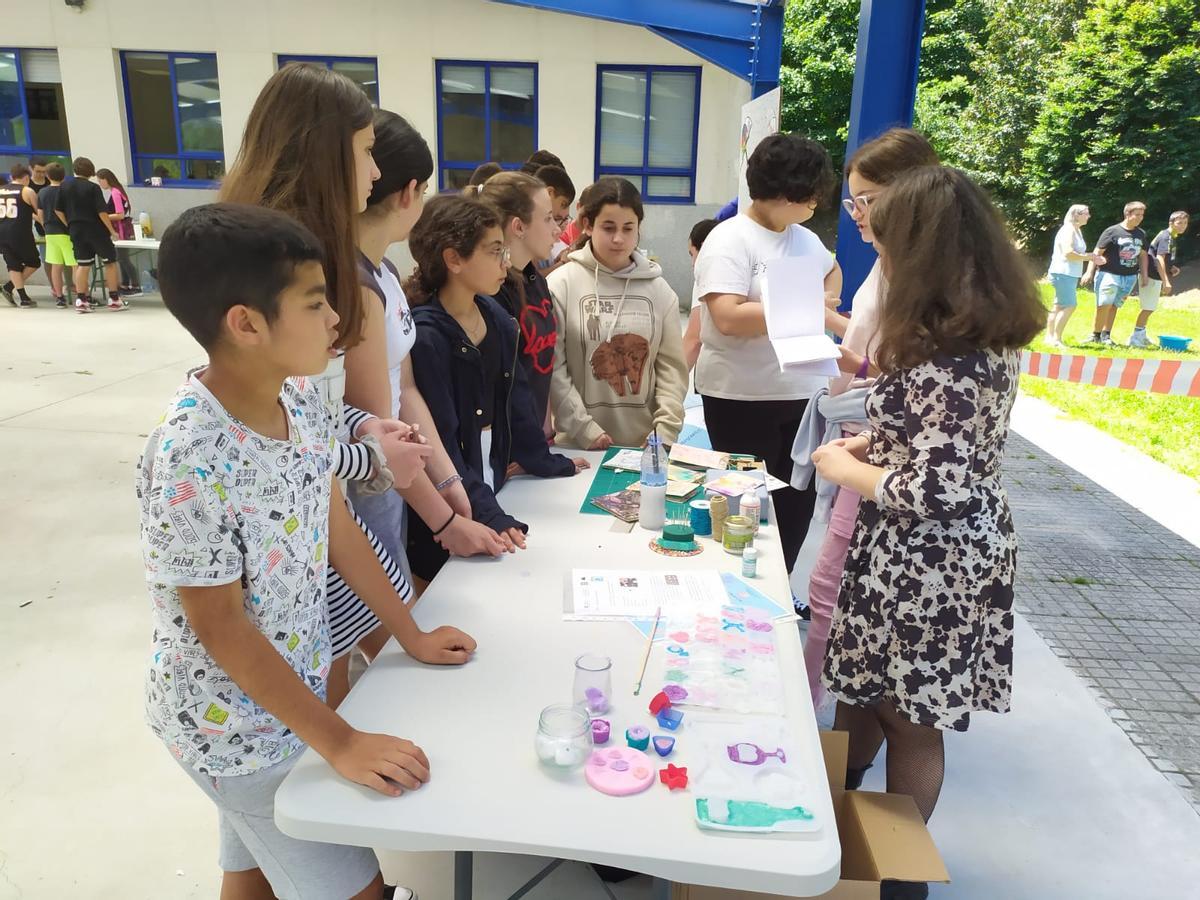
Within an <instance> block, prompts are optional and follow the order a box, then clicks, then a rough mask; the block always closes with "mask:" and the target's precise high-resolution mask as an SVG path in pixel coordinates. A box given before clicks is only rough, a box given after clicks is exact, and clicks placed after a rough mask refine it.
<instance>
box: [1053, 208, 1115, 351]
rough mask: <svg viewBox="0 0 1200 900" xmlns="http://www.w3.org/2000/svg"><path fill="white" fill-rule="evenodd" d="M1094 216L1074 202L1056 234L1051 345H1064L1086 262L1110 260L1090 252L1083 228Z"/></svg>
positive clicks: (1096, 263)
mask: <svg viewBox="0 0 1200 900" xmlns="http://www.w3.org/2000/svg"><path fill="white" fill-rule="evenodd" d="M1091 216H1092V213H1091V210H1089V209H1088V208H1087V206H1085V205H1084V204H1082V203H1076V204H1074V205H1073V206H1072V207H1071V208H1070V209H1068V210H1067V214H1066V215H1065V216H1063V223H1062V227H1061V228H1059V229H1058V234H1056V235H1055V236H1054V255H1053V256H1052V257H1051V260H1050V272H1049V275H1050V283H1051V284H1052V285H1053V286H1054V308H1053V309H1051V310H1050V317H1049V319H1048V320H1047V322H1046V343H1048V344H1049V345H1050V346H1051V347H1062V346H1063V332H1064V331H1065V330H1066V328H1067V322H1069V321H1070V319H1071V316H1072V315H1073V314H1074V312H1075V306H1076V303H1077V302H1078V301H1077V299H1076V294H1077V292H1078V290H1079V279H1080V277H1081V276H1082V275H1083V264H1084V263H1094V264H1095V265H1099V266H1102V265H1104V263H1105V262H1106V261H1107V260H1106V259H1105V257H1103V256H1102V255H1100V254H1099V253H1088V252H1087V242H1086V241H1085V240H1084V239H1083V232H1082V231H1081V230H1080V229H1081V228H1083V226H1084V225H1086V224H1087V221H1088V219H1090V218H1091Z"/></svg>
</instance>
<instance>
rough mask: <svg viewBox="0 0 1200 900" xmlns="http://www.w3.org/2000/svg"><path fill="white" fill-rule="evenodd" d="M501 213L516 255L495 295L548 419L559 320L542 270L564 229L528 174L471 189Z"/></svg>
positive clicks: (540, 414) (506, 175)
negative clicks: (541, 264) (513, 329)
mask: <svg viewBox="0 0 1200 900" xmlns="http://www.w3.org/2000/svg"><path fill="white" fill-rule="evenodd" d="M464 193H465V194H466V196H468V197H470V196H472V195H475V196H476V197H477V198H478V199H479V200H481V201H483V202H484V203H486V204H487V205H488V206H491V207H492V208H493V209H495V210H496V212H497V213H498V214H499V216H500V228H501V230H502V231H503V232H504V239H505V243H507V245H508V252H509V256H510V257H511V259H510V261H509V267H508V277H507V278H505V279H504V284H502V285H501V286H500V290H498V291H496V293H495V295H494V297H493V299H494V300H495V301H496V302H497V303H499V304H500V305H501V306H503V307H504V309H505V310H506V311H507V312H508V314H509V315H510V316H512V317H513V318H514V319H516V320H517V331H518V334H519V340H520V343H519V345H518V347H517V352H518V354H519V356H520V360H521V367H522V368H523V369H524V370H525V377H526V378H527V379H529V387H530V389H531V390H532V392H533V400H534V414H535V415H536V416H537V418H538V420H539V421H542V422H545V421H546V415H547V410H548V407H549V404H550V376H551V374H552V373H553V371H554V343H555V341H556V340H557V339H558V320H557V319H556V318H555V316H554V306H553V302H552V301H551V299H550V288H549V287H548V286H547V285H546V278H545V276H543V275H542V273H541V272H540V271H539V270H538V267H537V264H538V262H539V261H540V260H543V259H548V258H549V257H550V251H551V249H552V248H553V246H554V241H555V239H557V237H558V235H559V232H560V229H559V227H558V223H557V222H555V221H554V207H553V204H552V202H551V199H550V191H549V190H548V189H547V188H546V185H545V184H543V183H542V182H541V181H539V180H538V179H537V178H535V177H534V176H532V175H527V174H525V173H524V172H501V173H499V174H497V175H493V176H492V177H491V178H489V179H488V180H487V181H485V182H484V183H483V184H482V185H479V186H478V187H477V188H467V189H466V191H464Z"/></svg>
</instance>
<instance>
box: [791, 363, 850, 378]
mask: <svg viewBox="0 0 1200 900" xmlns="http://www.w3.org/2000/svg"><path fill="white" fill-rule="evenodd" d="M779 370H780V371H781V372H790V373H791V374H793V375H819V376H820V377H822V378H836V377H837V376H838V375H839V374H841V369H839V368H838V364H837V360H836V359H819V360H817V361H816V362H802V363H792V364H791V365H786V366H785V365H783V364H782V363H781V364H780V366H779Z"/></svg>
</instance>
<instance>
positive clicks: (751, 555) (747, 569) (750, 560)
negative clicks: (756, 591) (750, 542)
mask: <svg viewBox="0 0 1200 900" xmlns="http://www.w3.org/2000/svg"><path fill="white" fill-rule="evenodd" d="M757 576H758V550H757V549H755V548H754V547H747V548H746V549H745V550H743V551H742V577H743V578H755V577H757Z"/></svg>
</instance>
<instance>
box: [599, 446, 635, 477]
mask: <svg viewBox="0 0 1200 900" xmlns="http://www.w3.org/2000/svg"><path fill="white" fill-rule="evenodd" d="M604 468H606V469H617V470H618V471H626V472H640V471H641V470H642V451H641V450H618V451H617V452H616V453H614V454H613V457H612V459H610V460H606V461H605V462H604Z"/></svg>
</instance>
